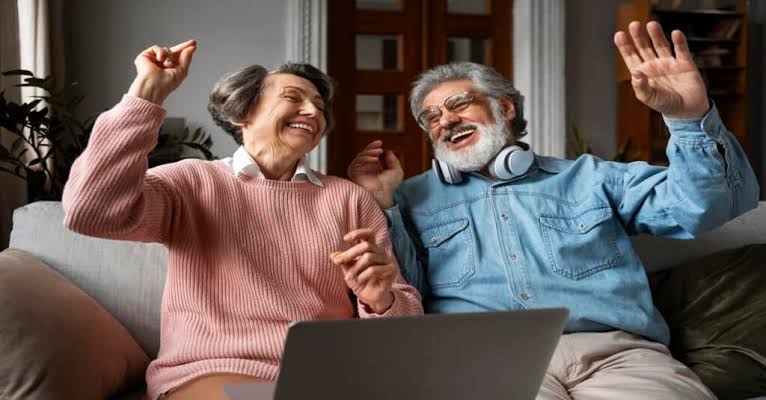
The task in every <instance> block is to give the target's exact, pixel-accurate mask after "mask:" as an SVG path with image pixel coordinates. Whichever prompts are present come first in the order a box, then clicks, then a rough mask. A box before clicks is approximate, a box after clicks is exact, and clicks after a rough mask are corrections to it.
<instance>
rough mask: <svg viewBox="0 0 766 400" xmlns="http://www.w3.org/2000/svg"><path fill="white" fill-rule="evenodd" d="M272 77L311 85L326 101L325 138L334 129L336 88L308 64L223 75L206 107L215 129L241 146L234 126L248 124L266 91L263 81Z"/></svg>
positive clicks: (256, 67)
mask: <svg viewBox="0 0 766 400" xmlns="http://www.w3.org/2000/svg"><path fill="white" fill-rule="evenodd" d="M270 74H291V75H295V76H299V77H301V78H304V79H306V80H308V81H309V82H311V83H312V84H313V85H314V87H316V89H317V92H319V96H321V97H322V100H323V101H324V106H325V108H324V112H323V114H324V117H325V121H327V127H326V128H325V130H324V132H322V134H323V135H326V134H327V133H329V132H330V131H331V130H332V128H333V127H334V125H335V123H334V122H335V120H334V119H333V114H332V101H333V97H334V95H335V87H334V86H335V84H334V82H333V80H332V78H330V77H329V76H328V75H327V74H325V73H324V72H322V71H320V70H319V69H317V68H315V67H314V66H312V65H309V64H297V63H287V64H282V65H280V66H279V67H278V68H277V69H275V70H273V71H271V72H268V71H267V70H266V68H264V67H262V66H260V65H251V66H249V67H244V68H240V69H238V70H236V71H234V72H231V73H229V74H227V75H224V76H223V77H222V78H221V79H220V80H219V81H218V82H217V83H216V84H215V86H214V87H213V90H212V91H211V92H210V97H209V99H208V103H207V111H208V112H209V113H210V116H212V117H213V121H214V122H215V123H216V125H218V126H220V127H221V128H222V129H223V130H224V131H226V133H228V134H229V135H230V136H231V137H232V138H234V141H236V142H237V144H242V128H240V127H239V126H237V125H235V123H243V122H245V121H247V117H248V115H249V114H250V111H251V108H252V106H253V104H255V103H256V102H257V101H258V98H259V97H260V95H261V93H262V92H263V89H264V87H265V85H264V80H265V79H266V77H267V76H268V75H270Z"/></svg>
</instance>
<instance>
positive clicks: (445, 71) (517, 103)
mask: <svg viewBox="0 0 766 400" xmlns="http://www.w3.org/2000/svg"><path fill="white" fill-rule="evenodd" d="M463 80H470V81H472V82H473V85H474V86H475V87H476V90H478V91H479V92H481V93H483V94H485V95H487V96H489V97H490V99H491V101H492V103H493V105H495V107H497V106H499V104H498V103H499V99H500V98H502V97H507V98H509V99H510V100H511V102H512V103H513V106H514V107H515V108H516V117H515V118H514V119H513V121H511V130H512V131H513V134H514V136H515V137H516V138H517V139H518V138H520V137H522V136H524V135H526V134H527V120H525V119H524V96H522V95H521V93H519V91H518V90H516V88H514V87H513V84H512V83H511V81H509V80H508V79H505V77H503V76H502V75H500V74H499V73H498V72H497V71H495V70H494V69H492V68H490V67H488V66H486V65H482V64H477V63H472V62H456V63H451V64H445V65H440V66H438V67H436V68H433V69H430V70H428V71H426V72H424V73H422V74H421V75H420V76H419V77H418V79H417V80H416V81H415V82H414V83H413V84H412V91H411V92H410V109H411V110H412V116H413V117H415V118H417V117H418V115H419V114H420V112H421V111H422V107H423V100H424V99H425V98H426V96H428V93H430V92H431V91H432V90H433V89H434V88H436V87H437V86H439V85H441V84H442V83H445V82H452V81H463Z"/></svg>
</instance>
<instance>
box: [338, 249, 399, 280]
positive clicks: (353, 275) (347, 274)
mask: <svg viewBox="0 0 766 400" xmlns="http://www.w3.org/2000/svg"><path fill="white" fill-rule="evenodd" d="M386 264H390V263H389V259H388V255H387V254H385V253H384V254H380V253H364V254H362V256H361V257H359V258H358V259H357V260H356V262H354V264H353V265H352V266H351V267H350V268H344V271H343V272H344V278H345V279H346V281H347V282H352V281H356V280H357V279H358V275H359V274H360V273H361V272H362V271H364V270H366V269H367V268H370V267H372V266H374V265H386Z"/></svg>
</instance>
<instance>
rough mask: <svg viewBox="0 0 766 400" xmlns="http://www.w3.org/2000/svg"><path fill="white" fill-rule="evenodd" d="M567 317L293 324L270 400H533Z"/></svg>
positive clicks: (532, 314)
mask: <svg viewBox="0 0 766 400" xmlns="http://www.w3.org/2000/svg"><path fill="white" fill-rule="evenodd" d="M567 317H568V311H567V310H566V309H540V310H526V311H512V312H488V313H467V314H431V315H425V316H418V317H402V318H378V319H372V320H370V319H367V320H358V319H356V320H333V321H304V322H298V323H295V324H293V325H292V326H291V327H290V329H289V332H288V335H287V340H286V344H285V351H284V355H283V358H282V364H281V371H280V376H279V379H278V382H277V385H276V391H275V394H274V399H276V400H297V399H307V398H315V399H369V400H374V399H386V400H389V399H400V400H409V399H413V400H415V399H417V400H422V399H439V400H443V399H493V400H495V399H498V398H508V399H534V398H535V397H536V395H537V392H538V389H539V387H540V384H541V382H542V379H543V376H544V374H545V371H546V369H547V366H548V363H549V361H550V358H551V356H552V355H553V351H554V350H555V348H556V344H557V343H558V340H559V337H560V336H561V333H562V330H563V327H564V324H565V322H566V319H567ZM250 398H252V397H250ZM232 399H235V398H234V397H232Z"/></svg>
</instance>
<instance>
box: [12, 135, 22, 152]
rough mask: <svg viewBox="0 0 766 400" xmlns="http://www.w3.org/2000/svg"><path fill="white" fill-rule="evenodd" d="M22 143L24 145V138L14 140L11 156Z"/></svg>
mask: <svg viewBox="0 0 766 400" xmlns="http://www.w3.org/2000/svg"><path fill="white" fill-rule="evenodd" d="M23 143H24V138H22V137H18V138H16V140H14V141H13V144H11V154H13V153H15V152H16V150H18V149H19V147H21V145H22V144H23Z"/></svg>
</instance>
